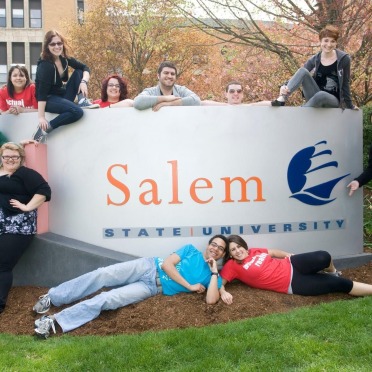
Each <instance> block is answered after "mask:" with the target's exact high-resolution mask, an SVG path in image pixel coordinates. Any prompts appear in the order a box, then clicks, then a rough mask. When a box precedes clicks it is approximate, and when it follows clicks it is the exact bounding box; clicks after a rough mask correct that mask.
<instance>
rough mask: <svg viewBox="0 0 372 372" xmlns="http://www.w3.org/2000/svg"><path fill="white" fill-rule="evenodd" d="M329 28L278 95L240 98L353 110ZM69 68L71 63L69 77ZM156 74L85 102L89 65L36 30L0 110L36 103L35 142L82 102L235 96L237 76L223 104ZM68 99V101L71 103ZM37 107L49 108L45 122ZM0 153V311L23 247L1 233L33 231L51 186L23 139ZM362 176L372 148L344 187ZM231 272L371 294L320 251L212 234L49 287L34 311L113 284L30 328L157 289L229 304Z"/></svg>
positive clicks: (266, 281) (342, 58)
mask: <svg viewBox="0 0 372 372" xmlns="http://www.w3.org/2000/svg"><path fill="white" fill-rule="evenodd" d="M338 36H339V33H338V30H337V29H335V28H334V27H332V26H327V27H325V28H324V29H323V30H322V31H321V32H320V34H319V40H320V48H321V51H320V52H319V53H318V54H316V55H314V56H313V57H311V58H310V59H309V60H308V61H307V62H306V63H305V65H304V67H303V68H300V69H299V70H298V71H297V72H296V73H295V75H294V76H293V77H292V78H291V79H290V80H289V81H288V83H286V84H285V85H283V86H282V87H281V88H280V94H279V96H278V97H277V99H275V100H274V101H262V102H257V103H251V104H249V105H262V106H274V107H275V106H284V105H285V104H286V102H287V100H288V97H289V96H290V95H291V94H292V93H293V92H294V91H295V90H296V89H297V88H299V87H302V90H303V94H304V98H305V101H306V103H305V104H304V106H305V107H341V108H348V109H357V107H356V106H354V105H353V104H352V101H351V97H350V58H349V56H348V54H346V53H345V52H342V51H340V50H338V49H336V44H337V39H338ZM69 67H72V68H73V69H74V71H73V73H72V74H71V76H69V69H68V68H69ZM157 77H158V84H157V85H156V86H154V87H151V88H146V89H144V90H143V92H141V93H140V94H139V95H138V96H137V97H135V98H134V100H131V99H129V98H128V87H127V82H126V81H125V79H123V78H122V77H121V76H119V75H110V76H108V77H107V78H106V79H105V80H104V81H103V83H102V91H101V98H100V99H99V100H96V101H93V102H91V101H90V100H88V98H87V97H88V82H89V79H90V70H89V68H88V66H86V65H85V64H84V63H82V62H80V61H78V60H76V59H74V58H73V57H71V56H70V55H69V50H68V45H67V42H66V40H65V38H64V37H63V35H61V34H60V33H59V32H57V31H49V32H47V33H46V35H45V38H44V43H43V49H42V53H41V58H40V60H39V62H38V66H37V71H36V80H35V82H36V84H35V85H34V84H33V83H32V82H31V81H30V78H29V74H28V72H27V69H26V68H25V67H23V66H13V67H12V68H11V69H10V71H9V78H8V83H7V86H6V87H4V88H2V89H0V110H1V113H2V114H13V115H18V114H19V113H23V112H29V111H38V120H39V123H38V127H37V130H36V132H35V134H34V136H33V138H34V140H36V141H39V142H40V141H43V140H44V139H45V138H46V136H47V135H48V133H50V132H51V131H53V130H55V129H57V128H58V127H60V126H63V125H67V124H70V123H73V122H76V121H77V120H79V119H80V118H81V117H82V116H83V109H84V108H98V107H101V108H116V107H134V108H136V109H138V110H145V109H149V108H151V109H152V110H153V111H158V110H159V109H161V108H162V107H163V106H196V105H240V104H244V103H243V98H244V97H243V86H242V85H241V83H240V82H238V81H232V82H230V83H229V84H228V85H227V87H226V92H225V96H226V100H227V102H226V103H222V102H216V101H201V100H200V98H199V97H198V95H197V94H195V93H194V92H192V91H191V90H190V89H188V88H187V87H185V86H181V85H177V84H176V81H177V68H176V66H175V65H174V64H173V63H171V62H168V61H165V62H162V63H161V64H160V66H159V68H158V71H157ZM76 97H77V104H75V103H74V102H75V100H76ZM46 112H50V113H55V114H58V115H57V116H56V117H54V118H53V119H52V120H50V121H48V120H47V119H46V115H45V113H46ZM0 156H1V159H2V161H1V164H0V197H1V198H0V202H1V203H0V242H1V244H2V246H3V244H7V245H6V246H7V251H6V253H2V254H1V257H0V277H1V276H3V277H4V278H5V277H6V283H7V284H6V285H0V312H1V311H2V310H3V309H4V308H5V302H6V298H7V294H8V292H9V289H10V286H11V281H12V277H11V272H12V269H13V267H14V265H15V264H16V263H17V261H18V259H19V257H20V255H21V254H22V253H23V251H24V250H25V249H26V248H27V246H28V245H29V244H30V240H29V239H28V240H27V241H25V244H24V247H23V248H22V249H20V251H19V253H17V255H16V256H14V254H13V251H12V246H13V245H14V244H15V241H13V240H9V239H8V238H9V235H12V234H13V235H17V234H18V235H22V234H24V235H30V234H35V232H36V231H35V218H36V217H35V215H34V211H35V210H36V208H37V207H38V206H40V205H41V204H42V203H43V202H44V201H48V200H49V199H50V188H49V186H48V184H47V183H46V181H45V180H44V179H42V177H41V178H40V177H39V175H37V174H35V173H32V172H31V173H30V172H28V171H26V170H25V169H26V167H24V166H23V161H24V150H23V149H22V146H19V145H15V144H9V143H8V144H5V145H3V146H2V147H1V148H0ZM3 176H4V177H3ZM22 177H23V178H24V179H23V178H22ZM371 178H372V147H371V151H370V160H369V166H368V168H367V169H366V171H365V172H364V173H363V174H362V175H360V176H359V177H358V178H357V179H355V180H354V181H352V182H351V183H350V184H349V185H348V187H349V188H350V195H351V194H352V193H353V192H354V191H355V190H356V189H357V188H358V187H360V186H362V185H363V184H365V183H367V182H368V181H369V180H370V179H371ZM25 182H26V183H25ZM29 182H30V186H28V183H29ZM13 187H17V188H19V194H20V195H23V194H24V195H25V196H24V197H23V199H22V200H21V201H20V200H17V199H14V197H13V196H12V195H13V194H14V193H13V191H11V190H13V189H12V188H13ZM22 193H23V194H22ZM25 216H26V217H27V219H28V221H30V224H29V225H27V226H26V227H27V229H26V230H27V231H26V233H25V229H24V226H18V225H19V221H20V220H22V219H23V218H26V217H25ZM12 231H13V232H12ZM6 239H8V240H6ZM20 240H21V239H20ZM4 246H5V245H4ZM4 252H5V251H4ZM13 256H14V257H13ZM9 257H11V259H10V258H9ZM220 259H223V261H224V266H223V268H222V270H221V272H219V271H218V268H217V261H218V260H220ZM234 279H238V280H241V281H242V282H243V283H245V284H247V285H249V286H251V287H255V288H261V289H267V290H273V291H277V292H282V293H288V294H291V293H293V294H300V295H318V294H323V293H332V292H344V293H349V294H351V295H355V296H364V295H371V294H372V285H369V284H363V283H357V282H353V281H351V280H349V279H346V278H342V277H340V276H339V272H337V270H336V269H335V267H334V265H333V263H332V260H331V257H330V255H329V254H328V253H327V252H325V251H316V252H311V253H304V254H296V255H292V254H290V253H288V252H284V251H281V250H276V249H265V248H251V249H248V245H247V243H246V242H245V241H244V240H243V239H242V238H241V237H240V236H237V235H232V236H230V237H228V238H226V237H224V236H222V235H217V236H214V237H212V238H211V239H210V241H209V242H208V245H207V248H206V249H205V251H204V252H203V253H201V252H200V251H199V250H197V249H196V248H195V247H194V246H192V245H186V246H184V247H182V248H181V249H179V250H177V251H176V252H175V253H173V254H171V255H170V256H169V257H168V258H166V259H165V260H163V259H161V258H158V257H155V258H141V259H138V260H132V261H128V262H123V263H119V264H116V265H111V266H108V267H104V268H99V269H97V270H95V271H93V272H90V273H87V274H84V275H83V276H80V277H78V278H75V279H72V280H70V281H68V282H66V283H62V284H61V285H59V286H57V287H55V288H51V289H50V290H49V292H48V293H47V294H46V295H43V296H41V297H40V299H39V300H38V302H37V303H36V304H35V306H34V311H35V312H37V313H40V314H44V313H46V312H48V311H49V309H50V307H51V305H54V306H60V305H63V304H69V303H72V302H75V301H77V300H80V299H82V298H84V297H86V296H89V295H91V294H93V293H95V292H96V291H98V290H100V289H101V288H103V287H110V288H113V289H111V290H109V291H103V292H101V293H99V294H98V295H96V296H94V297H91V298H89V299H87V300H84V301H82V302H79V303H77V304H75V305H73V306H71V307H68V308H66V309H64V310H62V311H60V312H57V313H55V314H54V315H43V316H42V318H41V319H38V320H37V321H36V322H35V332H36V333H37V334H38V335H40V336H42V337H48V336H49V334H50V330H51V329H53V330H54V331H55V324H56V323H57V324H58V325H59V326H60V327H61V329H62V331H63V332H67V331H70V330H72V329H75V328H77V327H79V326H81V325H83V324H85V323H86V322H88V321H90V320H92V319H94V318H96V317H97V316H98V315H99V314H100V312H101V311H102V310H109V309H117V308H119V307H122V306H126V305H128V304H131V303H136V302H139V301H142V300H144V299H146V298H148V297H150V296H154V295H156V294H157V293H163V294H165V295H174V294H176V293H180V292H197V293H204V292H205V293H206V302H207V303H208V304H215V303H216V302H217V301H218V300H219V299H220V297H221V299H222V301H223V302H225V303H226V304H231V303H232V301H233V298H232V295H231V294H230V293H229V292H227V291H226V289H225V285H226V284H227V283H229V282H231V281H232V280H234ZM4 283H5V281H4ZM3 287H4V288H3Z"/></svg>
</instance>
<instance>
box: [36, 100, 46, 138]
mask: <svg viewBox="0 0 372 372" xmlns="http://www.w3.org/2000/svg"><path fill="white" fill-rule="evenodd" d="M45 106H46V101H39V105H38V109H37V111H38V113H39V126H40V128H41V129H42V130H44V131H45V130H47V129H48V120H47V119H46V118H45Z"/></svg>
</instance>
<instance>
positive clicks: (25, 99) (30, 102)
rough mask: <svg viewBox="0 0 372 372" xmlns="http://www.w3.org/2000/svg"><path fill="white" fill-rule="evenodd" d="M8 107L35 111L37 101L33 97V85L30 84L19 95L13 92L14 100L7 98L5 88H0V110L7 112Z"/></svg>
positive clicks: (6, 89) (7, 94)
mask: <svg viewBox="0 0 372 372" xmlns="http://www.w3.org/2000/svg"><path fill="white" fill-rule="evenodd" d="M10 106H21V107H24V108H34V109H37V101H36V97H35V84H30V85H29V86H27V87H26V88H25V89H24V90H23V92H21V93H15V92H14V98H12V97H10V96H9V93H8V88H7V87H6V86H5V87H3V88H1V89H0V110H1V111H8V110H9V108H10Z"/></svg>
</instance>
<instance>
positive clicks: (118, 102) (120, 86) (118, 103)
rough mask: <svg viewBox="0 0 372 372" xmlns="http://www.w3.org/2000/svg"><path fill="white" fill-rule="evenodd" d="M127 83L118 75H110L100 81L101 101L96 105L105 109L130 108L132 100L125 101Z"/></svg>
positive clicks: (98, 100)
mask: <svg viewBox="0 0 372 372" xmlns="http://www.w3.org/2000/svg"><path fill="white" fill-rule="evenodd" d="M127 96H128V86H127V82H126V81H125V80H124V79H123V78H122V77H121V76H119V75H110V76H108V77H107V78H105V79H104V80H103V81H102V89H101V99H96V100H95V101H93V103H98V104H99V106H100V107H101V108H105V107H109V108H111V107H132V106H133V100H131V99H127Z"/></svg>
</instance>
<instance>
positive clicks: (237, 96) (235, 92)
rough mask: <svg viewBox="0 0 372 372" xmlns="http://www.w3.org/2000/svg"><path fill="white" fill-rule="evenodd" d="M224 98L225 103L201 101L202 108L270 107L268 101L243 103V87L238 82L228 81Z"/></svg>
mask: <svg viewBox="0 0 372 372" xmlns="http://www.w3.org/2000/svg"><path fill="white" fill-rule="evenodd" d="M225 98H226V100H227V102H217V101H211V100H206V101H202V102H201V105H202V106H226V105H245V106H271V102H270V101H261V102H255V103H243V99H244V90H243V86H242V84H241V83H240V82H239V81H236V80H234V81H230V83H228V84H227V85H226V89H225Z"/></svg>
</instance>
